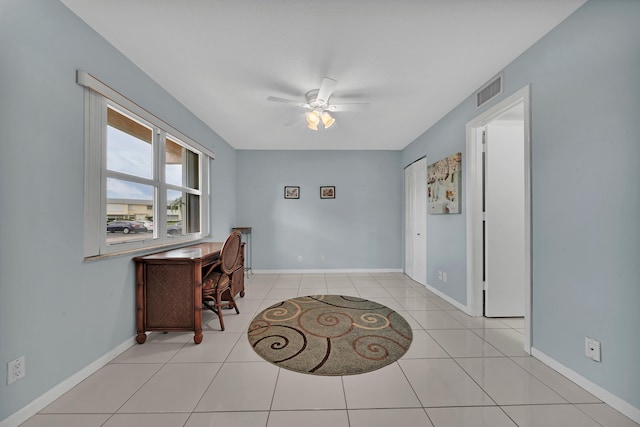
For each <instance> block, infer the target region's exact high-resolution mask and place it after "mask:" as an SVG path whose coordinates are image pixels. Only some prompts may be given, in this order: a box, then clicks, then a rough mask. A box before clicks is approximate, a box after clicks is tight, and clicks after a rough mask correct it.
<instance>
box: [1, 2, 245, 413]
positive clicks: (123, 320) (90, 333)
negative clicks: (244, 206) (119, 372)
mask: <svg viewBox="0 0 640 427" xmlns="http://www.w3.org/2000/svg"><path fill="white" fill-rule="evenodd" d="M0 58H1V60H0V206H1V207H0V212H1V214H2V216H1V219H2V220H1V222H0V272H1V274H0V366H1V367H2V370H0V378H1V380H0V420H3V419H5V418H6V417H8V416H10V415H11V414H13V413H14V412H16V411H18V410H19V409H21V408H23V407H24V406H25V405H27V404H29V403H30V402H31V401H33V400H34V399H36V398H38V397H39V396H41V395H42V394H43V393H45V392H46V391H48V390H49V389H50V388H52V387H54V386H56V385H57V384H58V383H60V382H61V381H63V380H65V379H67V378H69V377H70V376H72V375H73V374H75V373H76V372H78V371H80V370H81V369H83V368H84V367H86V366H87V365H89V364H90V363H92V362H94V361H95V360H97V359H98V358H99V357H101V356H102V355H104V354H106V353H107V352H109V351H110V350H113V349H114V348H115V347H116V346H118V345H119V344H121V343H123V342H124V341H125V340H127V339H128V338H131V337H132V336H133V335H134V333H135V321H134V283H135V280H134V273H133V264H132V262H131V256H122V257H115V258H111V259H104V260H101V261H93V262H84V261H83V248H82V244H83V237H82V227H83V89H82V88H81V87H80V86H78V85H77V84H76V83H75V73H76V69H83V70H85V71H87V72H90V73H92V74H94V75H95V76H96V77H98V78H99V79H101V80H102V81H104V82H106V83H108V84H109V85H111V86H112V87H113V88H114V89H116V90H118V91H120V92H121V93H123V94H126V95H127V96H128V97H130V98H131V99H132V100H133V101H134V102H136V103H138V104H139V105H141V106H143V107H144V108H146V109H147V110H149V111H151V112H152V113H154V114H155V115H157V116H158V117H160V118H161V119H163V120H165V121H166V122H168V123H170V124H171V125H173V126H174V127H176V128H177V129H179V130H181V131H182V132H184V133H185V134H187V135H189V136H190V137H191V138H193V139H195V140H197V141H199V142H201V143H203V144H205V145H207V146H208V147H210V148H211V149H213V150H214V151H215V152H216V154H217V158H218V159H217V160H215V161H214V162H213V164H212V165H213V170H212V177H211V181H212V193H213V196H214V206H215V211H214V212H213V213H212V216H213V226H214V235H216V236H219V237H222V236H226V234H228V230H229V227H230V226H231V225H232V224H233V223H234V222H235V163H236V161H235V151H234V150H233V149H232V148H231V147H229V146H228V145H227V144H226V143H225V142H224V141H223V140H222V139H220V138H219V137H218V136H217V135H216V134H215V133H214V132H213V131H212V130H211V129H209V128H207V127H206V126H205V125H204V124H203V123H202V122H201V121H199V120H198V119H197V118H195V117H194V116H193V115H192V114H191V113H190V112H189V111H187V110H186V109H185V108H184V107H182V106H181V105H180V104H179V103H178V102H177V101H176V100H175V99H174V98H172V97H171V96H170V95H169V94H167V92H165V91H164V90H162V89H161V88H160V87H159V86H158V85H157V84H155V83H154V82H153V81H152V80H151V79H150V78H149V77H147V76H146V75H145V74H143V73H142V72H141V71H140V70H139V69H137V68H136V67H135V66H134V65H133V64H132V63H131V62H129V61H128V60H127V59H126V58H124V57H123V56H122V55H121V54H120V53H118V52H117V51H116V50H115V49H114V48H113V47H112V46H111V45H110V44H108V43H107V42H105V41H104V40H103V39H102V38H101V37H100V36H98V35H97V34H96V33H95V32H94V31H93V30H91V29H90V28H89V27H87V26H86V25H85V24H84V23H83V22H82V21H80V20H79V19H78V18H77V17H76V16H75V15H73V14H72V13H71V12H70V11H69V10H68V9H66V8H65V7H64V6H63V5H62V4H61V3H60V2H58V1H51V0H29V1H21V0H2V2H1V3H0ZM222 201H224V203H222ZM20 355H25V356H26V371H27V376H26V378H24V379H23V380H20V381H18V382H16V383H14V384H12V385H10V386H7V385H6V377H5V373H6V368H5V366H6V363H7V362H8V361H10V360H13V359H14V358H16V357H18V356H20Z"/></svg>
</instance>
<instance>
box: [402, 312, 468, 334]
mask: <svg viewBox="0 0 640 427" xmlns="http://www.w3.org/2000/svg"><path fill="white" fill-rule="evenodd" d="M409 314H411V316H413V318H414V319H416V320H417V321H418V323H419V324H420V325H421V326H422V327H423V328H424V329H427V330H429V329H465V327H464V325H463V324H462V323H460V322H458V321H457V320H456V319H454V318H453V317H451V316H449V315H448V314H447V312H446V311H442V310H441V311H426V310H425V311H414V310H409Z"/></svg>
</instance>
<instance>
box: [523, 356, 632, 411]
mask: <svg viewBox="0 0 640 427" xmlns="http://www.w3.org/2000/svg"><path fill="white" fill-rule="evenodd" d="M531 355H532V356H533V357H535V358H536V359H538V360H540V361H541V362H542V363H544V364H545V365H547V366H549V367H550V368H551V369H553V370H555V371H557V372H558V373H560V374H562V375H564V376H565V377H567V378H568V379H570V380H571V381H573V382H574V383H576V384H577V385H579V386H580V387H582V388H583V389H585V390H586V391H588V392H589V393H591V394H593V395H594V396H596V397H597V398H598V399H601V400H602V401H603V402H604V403H606V404H607V405H609V406H611V407H612V408H613V409H615V410H617V411H619V412H621V413H622V414H624V415H625V416H627V417H629V418H631V419H632V420H633V421H635V422H637V423H640V409H638V408H636V407H634V406H633V405H631V404H630V403H628V402H627V401H625V400H622V399H621V398H619V397H618V396H616V395H615V394H613V393H611V392H609V391H607V390H605V389H604V388H602V387H600V386H599V385H598V384H596V383H594V382H592V381H590V380H588V379H586V378H585V377H583V376H582V375H580V374H579V373H577V372H576V371H574V370H572V369H570V368H567V367H566V366H564V365H563V364H562V363H560V362H558V361H557V360H555V359H553V358H551V357H549V356H547V355H546V354H544V353H543V352H541V351H540V350H538V349H537V348H535V347H532V348H531Z"/></svg>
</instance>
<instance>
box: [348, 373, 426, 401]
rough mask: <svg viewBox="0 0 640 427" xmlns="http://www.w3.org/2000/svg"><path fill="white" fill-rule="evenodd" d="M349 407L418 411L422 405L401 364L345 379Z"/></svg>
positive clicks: (349, 376)
mask: <svg viewBox="0 0 640 427" xmlns="http://www.w3.org/2000/svg"><path fill="white" fill-rule="evenodd" d="M342 378H343V379H342V381H343V384H344V392H345V396H346V399H347V408H349V409H363V408H371V409H376V408H417V407H420V402H419V401H418V398H417V397H416V395H415V393H414V392H413V389H412V388H411V385H410V384H409V382H408V381H407V379H406V378H405V376H404V374H403V373H402V370H401V369H400V367H399V366H398V364H397V363H392V364H391V365H387V366H385V367H384V368H381V369H378V370H376V371H373V372H367V373H364V374H359V375H348V376H344V377H342Z"/></svg>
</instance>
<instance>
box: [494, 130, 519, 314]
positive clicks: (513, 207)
mask: <svg viewBox="0 0 640 427" xmlns="http://www.w3.org/2000/svg"><path fill="white" fill-rule="evenodd" d="M524 162H525V157H524V122H523V121H515V122H514V121H496V122H492V123H490V124H489V125H488V126H487V127H486V129H485V167H484V174H485V175H484V176H485V191H484V197H485V199H484V201H485V316H487V317H519V316H524V305H525V304H524V291H525V210H524V209H525V203H524V197H525V196H524V194H525V172H524V171H525V168H524Z"/></svg>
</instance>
